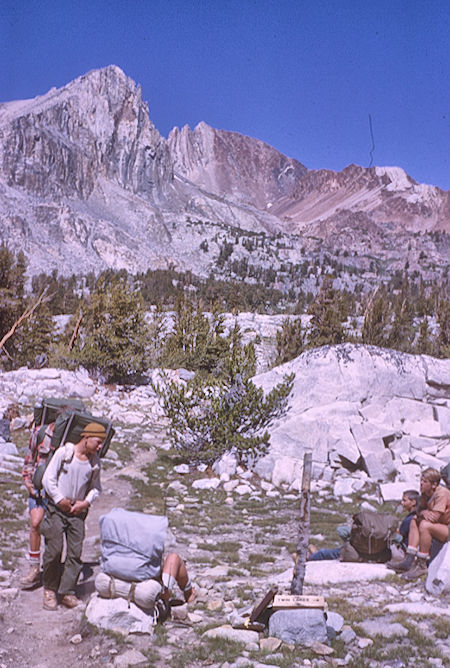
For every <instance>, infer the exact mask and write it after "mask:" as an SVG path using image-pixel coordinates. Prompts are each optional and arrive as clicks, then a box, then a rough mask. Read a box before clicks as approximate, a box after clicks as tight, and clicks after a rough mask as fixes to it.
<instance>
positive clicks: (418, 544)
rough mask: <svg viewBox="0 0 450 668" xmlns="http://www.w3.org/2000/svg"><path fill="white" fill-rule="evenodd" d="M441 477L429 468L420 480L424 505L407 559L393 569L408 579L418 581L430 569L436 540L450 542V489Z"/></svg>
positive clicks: (415, 519) (411, 531) (415, 520)
mask: <svg viewBox="0 0 450 668" xmlns="http://www.w3.org/2000/svg"><path fill="white" fill-rule="evenodd" d="M440 480H441V474H440V473H439V471H437V470H436V469H433V468H427V469H425V471H424V472H423V473H422V476H421V478H420V493H421V496H420V503H419V509H418V512H417V517H413V518H412V520H411V524H410V528H409V535H408V547H407V550H406V557H405V559H404V560H403V561H401V562H400V563H399V564H396V565H395V567H393V570H395V571H397V572H398V573H403V577H404V578H405V579H406V580H415V579H416V578H419V577H420V576H421V575H425V574H426V573H427V570H428V561H429V559H430V549H431V543H432V540H433V538H434V539H436V540H437V541H440V542H441V543H445V542H446V541H447V540H448V539H449V524H450V490H448V489H447V488H446V487H443V486H442V485H440V484H439V483H440Z"/></svg>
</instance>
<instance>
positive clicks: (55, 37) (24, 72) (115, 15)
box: [0, 0, 450, 189]
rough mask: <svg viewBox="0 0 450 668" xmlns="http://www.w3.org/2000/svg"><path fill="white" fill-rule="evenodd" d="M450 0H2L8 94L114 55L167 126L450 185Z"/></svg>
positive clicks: (4, 95)
mask: <svg viewBox="0 0 450 668" xmlns="http://www.w3.org/2000/svg"><path fill="white" fill-rule="evenodd" d="M449 35H450V2H449V1H448V0H426V1H422V0H408V1H404V0H371V1H369V0H359V1H356V0H314V1H313V0H197V1H194V0H185V1H184V2H183V1H182V0H171V1H169V0H165V1H162V0H146V1H145V0H108V1H105V0H89V1H87V0H76V1H74V0H40V1H39V0H20V1H18V0H1V2H0V62H1V63H2V66H1V67H0V100H1V101H7V100H13V99H21V98H30V97H34V96H36V95H40V94H43V93H45V92H46V91H48V90H49V89H50V88H51V87H52V86H56V87H60V86H63V85H64V84H66V83H68V82H69V81H71V80H72V79H74V78H76V77H77V76H80V75H82V74H85V73H86V72H87V71H89V70H92V69H95V68H99V67H104V66H106V65H110V64H115V65H118V66H119V67H121V68H122V69H123V70H124V72H125V73H126V74H127V75H128V76H130V77H131V78H133V79H134V80H135V81H136V82H138V83H139V84H141V86H142V90H143V97H144V99H145V100H146V101H147V102H148V104H149V110H150V117H151V119H152V121H153V122H154V124H155V125H156V127H157V128H158V130H159V131H160V132H161V134H163V135H164V136H167V134H168V133H169V131H170V129H171V128H172V127H173V126H175V125H178V126H183V125H185V124H188V125H190V126H191V127H194V126H195V125H196V124H197V123H198V122H200V121H202V120H203V121H206V122H207V123H208V124H210V125H212V126H213V127H216V128H222V129H225V130H233V131H236V132H241V133H243V134H247V135H250V136H252V137H257V138H258V139H261V140H263V141H266V142H267V143H269V144H271V145H272V146H274V147H275V148H277V149H278V150H280V151H282V152H283V153H285V154H287V155H289V156H291V157H294V158H296V159H297V160H299V161H300V162H302V163H303V164H304V165H306V166H307V167H309V168H311V169H319V168H328V169H335V170H340V169H343V168H344V167H345V166H346V165H348V164H350V163H356V164H359V165H363V166H369V165H370V163H371V148H372V136H371V132H370V124H369V116H370V118H371V123H372V131H373V139H374V144H375V149H374V151H373V164H375V165H398V166H400V167H403V168H404V169H405V170H406V171H407V172H408V173H409V174H410V175H411V176H412V177H413V178H415V179H416V180H417V181H421V182H424V183H431V184H435V185H438V186H440V187H441V188H444V189H450V159H449V154H450V86H449V73H450V48H449Z"/></svg>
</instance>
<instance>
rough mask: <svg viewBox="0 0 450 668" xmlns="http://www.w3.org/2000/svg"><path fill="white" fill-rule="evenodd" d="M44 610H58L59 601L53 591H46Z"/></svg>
mask: <svg viewBox="0 0 450 668" xmlns="http://www.w3.org/2000/svg"><path fill="white" fill-rule="evenodd" d="M43 607H44V610H57V609H58V599H57V598H56V594H55V592H54V591H52V590H51V589H44V606H43Z"/></svg>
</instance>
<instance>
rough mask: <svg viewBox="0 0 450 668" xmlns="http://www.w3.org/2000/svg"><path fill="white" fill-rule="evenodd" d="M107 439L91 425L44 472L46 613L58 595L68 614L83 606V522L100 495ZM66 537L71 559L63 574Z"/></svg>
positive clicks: (61, 449) (53, 607) (54, 605)
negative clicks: (79, 583) (78, 592)
mask: <svg viewBox="0 0 450 668" xmlns="http://www.w3.org/2000/svg"><path fill="white" fill-rule="evenodd" d="M105 438H106V430H105V428H104V427H103V426H102V425H101V424H98V423H97V422H90V423H89V424H87V425H86V427H84V429H83V431H82V432H81V439H80V440H79V441H78V443H75V444H73V443H66V444H65V445H64V446H60V447H59V448H58V450H56V452H55V454H54V455H53V457H52V459H51V461H50V463H49V465H48V467H47V469H46V471H45V474H44V477H43V481H42V482H43V486H44V489H45V492H46V494H47V497H48V505H47V509H46V512H45V515H44V519H43V521H42V526H41V533H42V535H43V536H44V538H45V552H44V569H43V576H44V578H43V579H44V609H45V610H56V609H57V607H58V600H57V596H56V594H57V593H59V594H60V595H61V603H62V604H63V605H65V606H66V607H67V608H74V607H76V606H77V605H78V604H79V603H80V601H79V600H78V598H77V597H76V596H75V586H76V584H77V580H78V576H79V574H80V572H81V568H82V564H81V551H82V547H83V540H84V521H85V519H86V516H87V513H88V510H89V507H90V506H91V504H92V503H93V501H95V499H96V498H97V497H98V495H99V494H100V491H101V485H100V457H99V451H100V450H101V447H102V444H103V441H104V440H105ZM64 535H65V537H66V559H65V562H64V568H63V570H62V572H61V554H62V550H63V537H64Z"/></svg>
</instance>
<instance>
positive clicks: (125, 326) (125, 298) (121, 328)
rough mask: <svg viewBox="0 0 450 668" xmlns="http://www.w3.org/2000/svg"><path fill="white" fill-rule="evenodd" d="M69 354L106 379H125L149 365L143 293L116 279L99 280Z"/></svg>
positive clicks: (86, 306) (85, 307)
mask: <svg viewBox="0 0 450 668" xmlns="http://www.w3.org/2000/svg"><path fill="white" fill-rule="evenodd" d="M82 310H83V320H82V325H81V329H80V334H79V336H78V338H77V339H76V342H75V346H74V348H73V350H72V353H71V358H72V359H73V360H75V361H76V362H77V363H79V364H82V365H83V366H84V367H86V368H87V369H88V370H89V371H91V372H93V373H97V374H99V375H102V376H104V377H105V379H106V380H107V381H111V382H112V381H121V382H127V381H130V380H133V379H134V378H135V377H136V376H138V375H140V374H141V373H142V372H143V371H145V370H146V369H147V368H148V353H147V350H148V337H149V329H148V326H147V323H146V321H145V314H144V308H143V301H142V297H141V295H140V293H139V292H135V291H133V290H132V289H131V288H129V287H128V285H127V282H126V280H124V279H119V280H117V281H116V282H113V283H112V285H110V286H107V287H105V285H104V284H102V283H100V284H99V285H98V286H97V289H96V290H95V292H94V293H93V294H92V295H91V297H90V299H89V300H88V301H87V302H86V303H85V304H84V305H83V306H82Z"/></svg>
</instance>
